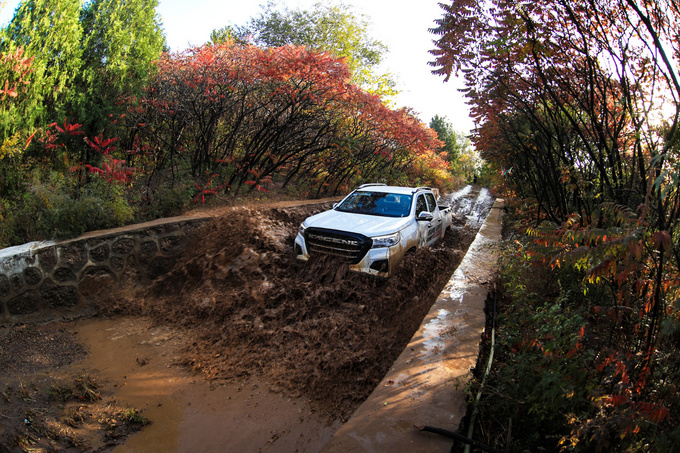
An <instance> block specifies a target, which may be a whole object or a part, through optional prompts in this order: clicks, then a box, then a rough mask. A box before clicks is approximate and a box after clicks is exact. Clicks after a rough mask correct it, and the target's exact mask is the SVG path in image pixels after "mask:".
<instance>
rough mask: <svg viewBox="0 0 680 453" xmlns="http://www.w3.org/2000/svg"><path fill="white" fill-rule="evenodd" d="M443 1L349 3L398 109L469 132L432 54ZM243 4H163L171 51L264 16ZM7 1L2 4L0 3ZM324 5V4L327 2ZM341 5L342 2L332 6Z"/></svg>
mask: <svg viewBox="0 0 680 453" xmlns="http://www.w3.org/2000/svg"><path fill="white" fill-rule="evenodd" d="M439 1H441V0H418V1H414V0H345V1H344V2H343V3H345V4H348V5H352V7H353V10H354V12H355V13H356V14H357V15H358V14H365V15H366V16H368V18H369V20H370V22H371V29H370V30H369V33H370V35H371V36H372V37H373V38H375V39H378V40H380V41H381V42H382V43H383V44H385V45H387V47H388V48H389V53H388V54H387V55H385V59H384V61H385V69H386V70H388V71H389V72H391V73H392V74H393V76H394V77H395V79H396V81H397V89H398V90H400V91H401V94H400V95H399V96H398V97H397V98H396V104H397V105H396V106H397V107H403V106H406V107H411V108H412V109H413V110H414V111H415V112H416V113H418V114H419V118H420V119H421V120H422V121H423V123H425V124H429V122H430V120H431V119H432V117H433V116H434V115H439V116H445V117H446V118H447V119H448V120H449V121H450V122H451V124H452V125H453V127H454V128H455V129H456V130H458V131H461V132H464V133H467V132H469V131H470V129H471V128H472V120H470V118H469V117H468V108H467V106H466V105H465V104H464V99H463V96H462V95H461V94H460V93H459V92H458V90H457V88H458V87H459V86H460V84H459V83H458V81H457V80H456V79H455V78H453V77H452V78H451V80H450V81H449V82H447V83H444V82H443V77H440V76H436V75H433V74H432V73H431V72H430V71H431V69H432V68H431V67H430V66H428V64H427V63H428V61H431V60H432V56H431V55H430V54H429V53H428V51H429V50H430V49H432V48H434V45H433V44H432V40H433V39H434V38H435V36H434V35H432V34H431V33H429V32H428V29H429V28H432V27H434V20H435V19H438V18H440V17H441V16H442V10H441V8H440V7H439V5H438V3H439ZM265 2H266V0H262V2H254V1H243V0H193V1H191V2H187V1H186V0H159V6H158V8H157V11H158V13H159V14H160V16H161V19H162V21H163V29H164V31H165V36H166V39H167V42H168V45H169V46H170V48H171V50H173V51H179V50H183V49H185V48H187V47H188V46H190V45H201V44H203V43H205V42H207V41H208V39H209V37H210V32H211V31H212V30H213V29H218V28H222V27H224V26H226V25H245V24H246V23H247V22H248V21H249V19H250V18H251V17H253V16H256V15H258V14H259V13H260V11H261V9H260V6H259V5H260V3H265ZM1 3H2V2H1V1H0V4H1ZM6 3H7V4H6V5H5V8H4V9H2V10H1V11H0V24H2V25H6V24H7V23H8V22H9V21H10V20H11V18H12V15H13V13H14V10H15V9H16V7H17V6H18V5H19V0H8V1H7V2H6ZM278 3H279V4H285V5H287V6H288V7H289V8H291V9H295V8H298V7H299V8H301V9H306V8H311V6H312V5H313V4H314V3H318V0H288V1H280V2H278ZM322 3H323V2H322ZM332 3H335V4H337V3H338V2H335V1H334V2H332Z"/></svg>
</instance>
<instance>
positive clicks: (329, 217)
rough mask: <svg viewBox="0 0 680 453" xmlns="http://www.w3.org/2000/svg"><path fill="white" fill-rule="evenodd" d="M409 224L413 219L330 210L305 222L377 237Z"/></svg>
mask: <svg viewBox="0 0 680 453" xmlns="http://www.w3.org/2000/svg"><path fill="white" fill-rule="evenodd" d="M409 222H411V217H403V218H402V217H382V216H377V215H366V214H353V213H350V212H341V211H336V210H330V211H325V212H322V213H320V214H316V215H313V216H311V217H308V218H307V220H305V221H304V226H305V227H307V228H309V227H315V228H327V229H329V230H339V231H348V232H351V233H359V234H363V235H364V236H367V237H376V236H384V235H386V234H392V233H396V232H397V231H400V230H402V229H403V228H404V227H406V225H408V224H409Z"/></svg>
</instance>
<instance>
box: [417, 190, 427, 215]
mask: <svg viewBox="0 0 680 453" xmlns="http://www.w3.org/2000/svg"><path fill="white" fill-rule="evenodd" d="M423 211H427V202H426V201H425V197H424V196H423V195H418V199H417V200H416V217H418V214H420V213H421V212H423Z"/></svg>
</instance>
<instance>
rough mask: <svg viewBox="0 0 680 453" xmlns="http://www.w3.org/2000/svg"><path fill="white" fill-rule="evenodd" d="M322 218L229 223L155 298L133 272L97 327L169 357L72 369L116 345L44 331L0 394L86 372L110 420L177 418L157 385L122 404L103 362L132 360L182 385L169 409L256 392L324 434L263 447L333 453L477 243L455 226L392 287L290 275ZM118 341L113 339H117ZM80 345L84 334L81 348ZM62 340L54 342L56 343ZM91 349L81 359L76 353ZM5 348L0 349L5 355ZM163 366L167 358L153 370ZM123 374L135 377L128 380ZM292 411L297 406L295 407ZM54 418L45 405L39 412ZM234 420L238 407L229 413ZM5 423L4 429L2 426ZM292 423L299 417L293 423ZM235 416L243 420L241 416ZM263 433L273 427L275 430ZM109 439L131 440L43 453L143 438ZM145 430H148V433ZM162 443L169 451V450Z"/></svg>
mask: <svg viewBox="0 0 680 453" xmlns="http://www.w3.org/2000/svg"><path fill="white" fill-rule="evenodd" d="M476 195H477V194H476V193H475V194H472V195H471V196H476ZM328 207H329V206H328V205H325V206H319V205H314V206H303V207H286V208H272V209H267V208H259V209H253V208H244V209H240V210H239V209H235V210H232V211H230V212H229V213H228V215H225V216H221V217H219V218H215V219H214V220H212V221H211V222H210V223H209V224H207V225H206V226H205V227H203V228H202V229H201V230H199V231H197V232H196V233H195V234H194V236H193V237H192V238H191V243H190V246H189V247H187V251H186V253H185V254H184V256H183V257H182V258H181V259H180V260H179V261H178V262H177V264H176V265H175V267H174V268H173V269H172V271H171V272H170V273H168V274H167V275H165V276H162V277H160V278H158V279H157V280H156V281H155V282H153V284H152V285H151V286H147V287H142V286H140V283H139V279H138V278H137V276H136V275H135V274H134V273H133V272H131V273H129V274H127V275H126V276H125V277H124V279H123V281H121V282H120V286H119V288H118V290H116V291H115V292H111V293H109V294H107V295H106V296H105V297H103V298H102V300H101V307H102V308H101V313H100V315H101V317H103V318H104V319H107V318H110V319H112V320H116V319H118V320H128V319H129V320H137V321H136V322H142V321H140V320H143V322H144V323H148V325H147V324H143V325H144V326H145V327H143V328H140V329H138V330H139V332H138V333H134V335H137V334H140V335H141V334H142V332H146V333H147V334H149V332H154V331H160V330H158V329H161V330H162V329H166V330H164V332H166V334H165V337H164V338H165V339H164V340H162V341H161V340H158V339H156V340H153V341H152V340H148V341H150V342H151V343H154V344H155V343H158V344H161V343H162V344H167V345H169V346H168V347H170V345H171V346H172V347H171V348H170V349H168V350H167V351H166V352H165V353H161V352H159V351H158V350H155V351H154V350H150V351H149V352H148V354H146V355H145V354H142V353H140V352H139V351H138V350H136V351H135V352H134V353H133V354H135V356H132V355H129V354H130V353H129V351H130V348H131V346H129V345H128V346H127V349H126V348H125V347H123V349H122V352H119V353H118V354H119V356H117V357H116V358H110V357H109V358H108V359H104V360H103V361H102V360H101V359H100V360H99V361H97V360H93V359H92V358H91V359H90V362H89V363H88V365H87V366H86V367H83V366H78V364H79V363H81V362H79V360H82V356H83V354H84V352H83V351H84V350H88V351H89V353H90V356H92V355H94V356H96V357H107V356H106V354H107V352H106V351H107V349H108V348H109V347H112V345H113V344H114V343H115V341H114V340H115V338H114V337H113V336H110V337H107V338H102V337H101V336H100V337H97V336H96V335H95V334H94V333H92V332H95V331H97V329H101V324H97V325H98V326H99V327H86V326H85V325H83V324H82V322H83V321H81V322H80V324H79V323H75V324H70V325H65V326H63V327H59V326H51V327H45V329H47V330H46V332H47V333H45V334H44V335H43V336H42V338H43V343H42V344H41V346H37V344H36V345H35V348H34V349H35V350H34V352H30V351H27V350H25V351H23V353H22V352H19V351H17V352H16V354H15V355H14V356H12V355H11V354H10V355H6V356H2V355H0V366H1V367H3V368H2V369H3V370H6V372H0V378H2V379H4V380H6V381H7V382H13V383H14V384H8V386H10V387H11V386H16V382H18V381H19V380H20V379H21V378H22V376H23V377H24V378H23V379H27V378H28V376H30V377H31V378H34V377H35V376H36V373H38V374H39V373H41V372H43V371H44V372H45V373H50V372H52V376H51V377H50V379H54V378H55V376H57V374H58V373H56V372H55V370H60V371H59V372H63V373H66V375H65V376H64V379H70V378H73V377H76V376H78V375H79V373H84V372H93V373H95V374H96V375H97V378H98V379H101V380H102V381H103V383H102V384H100V385H101V387H100V394H101V395H102V396H101V398H102V399H101V400H100V403H99V404H100V406H102V407H104V406H106V404H108V407H110V408H117V407H118V406H117V402H118V401H125V402H126V404H128V413H129V411H130V410H134V411H136V410H137V408H141V409H142V412H141V414H142V415H143V416H147V414H151V415H153V416H151V415H149V419H150V420H152V421H153V423H159V420H162V414H161V413H162V412H163V410H158V409H154V407H156V408H158V407H162V406H163V404H166V406H165V409H166V410H168V411H169V412H172V407H169V406H171V403H170V402H168V401H165V402H164V403H162V402H161V403H159V404H156V405H154V403H152V402H151V401H155V400H154V399H153V398H154V397H153V395H155V393H154V392H155V391H156V390H154V389H155V388H156V387H158V385H159V384H158V382H159V381H154V379H153V378H152V376H151V377H148V376H147V378H145V377H143V376H144V375H143V374H142V375H140V376H141V377H140V378H139V381H138V382H137V384H136V385H137V386H138V387H139V388H140V390H139V392H137V394H136V395H137V397H139V398H136V399H135V398H133V397H132V396H131V395H130V394H129V392H128V393H126V392H125V390H126V389H125V388H124V386H127V385H128V382H127V381H128V379H127V374H123V372H122V371H116V372H107V371H106V370H105V368H106V363H107V362H108V363H111V362H112V361H113V362H117V361H120V362H121V363H122V362H123V360H122V359H121V358H120V357H124V356H125V351H128V357H127V359H126V360H127V362H130V364H129V365H128V368H129V369H130V370H135V375H139V373H140V372H141V371H140V370H144V371H145V372H150V371H148V370H151V368H146V365H148V364H150V363H153V364H154V366H159V368H158V370H157V372H158V373H162V372H163V370H164V369H173V370H176V371H177V373H180V374H181V376H180V375H178V374H177V373H171V376H170V377H168V376H166V377H165V378H166V379H170V380H172V382H174V384H173V385H175V384H177V385H179V387H172V388H170V390H168V394H173V393H174V394H183V395H184V397H183V398H185V399H184V400H182V401H184V402H183V403H177V401H174V402H173V403H172V404H189V405H190V404H191V401H192V400H193V401H197V400H200V399H201V398H202V399H203V400H204V401H203V405H200V404H197V405H196V407H203V408H205V407H209V406H210V401H211V400H215V398H217V399H219V398H221V397H220V396H219V395H218V394H217V393H211V394H210V395H209V396H205V391H204V390H205V387H201V389H203V390H200V391H199V390H197V391H196V392H198V393H196V392H193V393H192V392H190V391H189V390H187V389H188V388H190V387H191V385H189V384H195V383H196V381H200V382H201V383H202V384H201V385H205V382H204V381H207V382H208V385H209V386H210V387H209V388H210V389H211V390H214V389H216V388H220V387H224V388H225V389H226V388H230V389H232V390H229V391H227V393H226V394H225V395H227V396H225V395H223V397H224V400H223V401H221V403H222V405H221V406H222V407H223V408H224V403H225V402H226V400H231V402H232V403H234V401H235V400H236V399H237V398H235V397H234V393H233V389H234V388H243V387H244V386H248V388H249V393H247V395H248V396H247V398H246V399H249V401H251V403H252V401H255V400H257V398H259V397H258V394H259V393H260V392H259V391H255V389H258V388H260V389H261V390H262V394H263V395H264V396H262V398H264V399H261V400H257V401H259V402H258V403H256V405H257V404H259V405H261V406H262V408H263V409H264V408H265V407H272V408H281V407H284V401H288V402H289V403H290V401H293V403H290V404H293V406H289V409H290V410H289V411H288V412H286V411H283V413H282V415H281V417H286V418H290V419H293V420H296V419H298V418H299V419H301V420H302V419H304V417H309V416H310V414H313V416H314V417H316V419H315V420H316V421H315V423H316V424H317V425H318V426H320V427H321V428H320V429H321V430H325V431H324V432H323V433H321V434H319V436H318V437H317V438H316V439H313V440H305V442H308V443H306V444H304V445H303V444H300V442H301V441H300V440H299V438H302V437H303V433H299V435H298V433H296V432H295V429H299V428H295V427H291V426H292V425H290V426H284V425H281V428H280V429H279V431H272V432H266V433H263V434H262V435H264V436H267V435H268V436H271V439H273V440H272V442H273V441H276V440H277V439H278V438H279V437H280V435H281V432H288V433H289V434H291V433H292V435H290V436H289V438H291V439H293V440H291V441H290V442H292V443H291V444H289V445H294V446H295V449H300V448H301V451H317V448H313V447H312V448H311V449H308V448H309V445H311V443H310V442H317V443H318V442H322V441H323V440H324V439H326V440H327V438H328V436H329V435H331V434H332V432H333V429H335V428H332V425H333V422H334V421H335V423H336V424H337V423H338V422H344V421H345V420H347V418H348V417H349V416H350V415H351V414H352V412H353V411H354V410H355V409H356V407H357V406H358V405H359V404H360V403H361V402H362V401H364V400H365V399H366V397H367V396H368V395H369V394H370V392H371V391H372V390H373V388H374V387H375V386H376V385H377V384H378V382H379V381H380V380H381V378H382V377H383V376H384V375H385V373H386V372H387V370H388V369H389V368H390V366H391V365H392V363H393V362H394V360H395V359H396V357H397V356H398V355H399V354H400V352H401V351H402V350H403V348H404V347H405V346H406V344H407V343H408V341H409V340H410V338H411V336H412V335H413V333H414V332H415V331H416V330H417V329H418V326H419V325H420V323H421V321H422V319H423V318H424V316H425V314H426V313H427V312H428V310H429V308H430V307H431V306H432V304H433V302H434V301H435V300H436V298H437V296H438V294H439V293H440V292H441V290H442V288H443V287H444V285H445V284H446V282H447V281H448V279H449V277H450V276H451V274H452V273H453V272H454V270H455V269H456V267H457V265H458V263H460V261H461V259H462V257H463V256H464V254H465V251H466V250H467V248H468V246H469V245H470V243H471V242H472V240H473V239H474V236H475V234H476V231H477V229H476V228H475V227H474V226H470V225H468V223H467V222H466V219H465V217H464V216H461V218H460V219H458V220H456V223H455V225H454V228H453V229H452V230H450V231H449V232H447V234H446V236H445V238H444V241H443V242H442V243H441V244H440V245H439V246H437V247H434V248H428V249H421V250H418V251H416V253H413V254H410V255H408V256H407V257H406V258H405V260H404V261H403V262H402V263H401V265H400V267H399V269H398V270H397V272H396V273H395V274H394V275H393V276H392V277H390V278H389V279H376V278H374V277H371V276H367V275H364V274H358V273H353V272H350V271H349V270H348V268H347V266H346V265H345V264H343V263H338V262H335V261H333V260H330V259H313V260H310V261H309V262H307V263H298V262H296V260H295V258H294V256H293V253H292V248H293V239H294V237H295V234H296V232H297V228H298V225H299V224H300V222H301V221H302V220H303V219H304V218H306V217H307V216H309V215H311V214H313V213H315V212H318V211H320V210H323V209H327V208H328ZM93 322H95V323H96V322H97V321H93ZM99 322H101V321H99ZM107 322H108V321H107ZM121 322H122V321H121ZM126 322H127V321H126ZM131 322H132V321H131ZM50 329H51V330H50ZM88 329H89V330H88ZM117 329H118V330H120V329H121V327H120V325H119V326H118V327H117ZM154 329H156V330H154ZM123 330H124V329H123ZM75 332H78V336H77V337H75V336H74V335H75ZM85 332H90V334H86V333H85ZM56 334H59V335H62V336H58V337H55V336H54V335H56ZM10 335H13V333H11V332H9V333H5V338H10ZM130 335H133V334H130ZM26 338H28V337H26ZM50 338H58V340H56V341H57V342H59V341H61V343H63V344H69V345H71V346H70V348H72V349H68V350H69V351H71V353H70V354H69V353H67V354H66V355H67V356H68V358H66V359H63V358H62V359H60V353H59V351H58V350H57V349H58V348H57V349H54V348H53V349H45V348H47V346H46V345H48V346H49V343H50V341H52V340H48V339H50ZM88 338H89V339H88ZM116 338H118V337H116ZM88 342H89V346H87V347H81V346H80V345H81V344H88ZM140 342H141V343H144V344H146V342H147V340H144V341H142V340H139V341H137V343H140ZM7 344H8V343H6V344H5V345H0V346H2V347H3V348H6V345H7ZM26 344H30V342H27V343H26ZM79 348H80V349H79ZM29 349H30V348H29ZM41 350H42V351H43V352H44V353H45V354H44V355H46V356H52V358H51V359H49V360H52V361H53V362H51V363H50V362H49V360H48V361H47V362H45V364H44V365H45V366H44V368H40V369H38V368H35V364H33V365H31V364H30V363H28V364H24V365H22V366H20V367H19V368H17V369H12V370H10V369H9V368H6V364H9V363H11V362H13V361H14V360H15V359H17V357H18V356H36V357H37V356H38V355H40V354H39V351H41ZM2 351H5V349H2ZM36 351H37V352H36ZM158 357H165V358H162V359H160V360H159V358H158ZM127 362H125V363H127ZM69 363H73V364H75V365H69ZM159 363H160V365H159ZM41 370H42V371H41ZM64 370H66V371H64ZM107 373H108V374H107ZM130 373H131V375H132V371H130ZM182 373H186V374H182ZM121 374H123V376H120V375H121ZM131 382H132V381H131ZM43 384H44V387H48V386H49V385H51V384H48V383H47V382H43V383H42V384H41V382H38V383H37V384H35V387H36V392H37V389H38V387H39V386H40V385H43ZM180 384H181V385H180ZM145 385H146V386H147V388H146V390H144V386H145ZM187 386H189V387H187ZM253 386H255V387H253ZM11 388H15V387H11ZM162 388H163V387H162V386H161V387H158V389H162ZM196 388H198V387H196ZM158 391H160V390H158ZM225 391H226V390H225ZM201 392H202V393H201ZM229 392H231V393H229ZM140 395H141V397H140ZM200 395H204V396H200ZM265 396H266V397H265ZM116 398H118V399H116ZM145 398H146V399H145ZM276 398H278V399H276ZM291 399H292V400H291ZM295 401H299V402H300V403H299V404H300V405H301V406H298V407H296V406H295V404H297V403H295ZM104 402H106V404H104ZM0 403H1V401H0ZM19 403H20V401H19V399H12V403H11V404H10V403H8V404H7V406H2V405H1V404H0V411H5V412H0V415H3V416H5V417H9V418H11V419H12V421H13V422H16V421H17V420H18V419H20V418H21V415H17V414H18V413H19V412H17V411H20V410H26V408H25V407H24V406H22V405H21V404H19ZM232 403H229V404H232ZM234 404H235V403H234ZM285 404H288V403H285ZM48 405H49V404H48V403H47V402H45V403H44V406H48ZM52 405H54V404H52ZM10 406H11V408H10ZM302 406H304V408H302ZM27 407H30V403H28V405H27ZM235 407H240V406H239V405H238V404H235ZM21 408H23V409H21ZM58 409H59V408H58ZM10 410H11V411H13V412H12V415H7V411H10ZM222 410H224V409H222ZM277 410H278V409H277ZM296 411H297V412H299V413H300V414H302V413H304V414H305V415H304V416H302V415H299V416H295V414H296V413H297V412H296ZM15 412H16V413H15ZM180 412H182V411H180ZM44 413H45V414H48V413H50V411H49V410H45V411H44ZM55 413H56V412H55ZM56 414H57V415H54V416H51V417H52V418H55V419H59V417H61V419H64V416H63V414H61V415H60V414H59V413H56ZM183 414H184V415H181V413H180V418H181V417H182V416H183V417H185V418H186V417H187V412H186V408H183ZM291 414H293V415H291ZM194 415H195V417H194V419H193V420H194V421H195V423H197V426H198V425H201V424H203V425H205V423H207V420H208V418H206V417H205V416H204V417H203V418H200V417H198V416H197V415H196V414H194ZM223 416H224V414H223V413H222V415H221V417H223ZM232 416H233V417H234V420H238V414H235V413H234V414H232ZM189 420H191V418H189ZM324 420H325V421H324ZM4 421H5V420H1V421H0V422H2V425H4V426H9V425H8V424H7V423H4ZM267 423H268V424H269V425H270V426H277V425H276V422H273V421H269V422H267ZM113 424H114V425H116V423H113ZM300 424H301V423H298V425H300ZM15 425H16V426H14V425H13V427H8V428H6V429H5V428H3V429H0V447H2V446H7V447H15V446H16V439H18V438H20V436H21V435H22V433H26V432H29V433H30V429H28V428H27V427H26V426H21V425H20V424H18V425H17V424H16V423H15ZM117 426H126V427H127V428H128V429H127V431H126V432H125V433H123V432H122V431H120V432H116V433H115V435H107V434H106V429H105V428H106V427H105V426H104V427H99V428H97V427H96V426H95V427H94V428H93V431H94V432H97V433H99V434H98V435H99V437H98V438H97V440H87V442H88V443H87V445H88V446H87V447H79V446H78V445H72V444H73V443H74V442H81V443H82V442H85V441H78V440H77V439H76V441H72V442H71V444H69V442H68V441H64V439H61V440H59V439H54V438H51V440H50V441H49V442H50V445H51V446H50V449H52V450H55V451H59V450H61V449H64V448H66V447H68V448H76V450H78V449H80V450H89V451H94V450H96V449H101V448H105V447H106V448H109V447H111V446H112V445H116V444H119V443H120V442H121V441H122V439H123V437H124V436H126V435H128V434H129V433H131V432H133V431H134V430H136V429H139V427H141V426H135V425H133V424H127V425H125V423H123V422H121V423H119V424H117ZM208 426H210V425H208ZM258 426H259V425H258ZM336 428H337V426H336ZM150 429H151V427H148V428H145V431H146V430H150ZM198 431H199V432H200V430H198ZM167 432H168V431H166V433H167ZM160 435H161V436H162V430H161V434H160ZM178 435H179V434H178ZM34 437H36V435H35V434H34ZM166 437H167V438H166V439H165V440H169V439H170V438H171V436H166ZM207 437H208V434H206V435H205V436H203V438H204V440H205V439H207ZM296 438H297V439H298V440H295V439H296ZM172 439H174V437H172ZM29 440H30V439H29ZM185 441H187V440H185ZM32 442H33V443H32V444H31V445H32V446H35V445H37V443H36V441H35V440H33V441H32ZM173 442H175V445H179V442H180V441H179V440H177V439H175V440H174V441H173ZM187 442H189V441H187ZM295 442H298V443H297V444H295ZM29 443H30V442H29ZM265 443H266V441H265ZM243 445H248V436H247V435H245V436H244V437H243ZM305 445H306V446H305ZM0 451H2V448H0ZM130 451H132V450H130Z"/></svg>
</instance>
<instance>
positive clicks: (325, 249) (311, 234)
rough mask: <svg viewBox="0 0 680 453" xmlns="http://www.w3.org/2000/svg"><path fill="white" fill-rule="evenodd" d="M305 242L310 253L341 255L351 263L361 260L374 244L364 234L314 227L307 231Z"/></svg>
mask: <svg viewBox="0 0 680 453" xmlns="http://www.w3.org/2000/svg"><path fill="white" fill-rule="evenodd" d="M305 242H306V243H307V252H309V254H310V255H314V254H317V253H318V254H324V255H333V256H339V257H342V258H345V259H346V260H347V261H349V263H350V264H357V263H358V262H359V261H361V260H362V258H363V257H364V255H366V252H368V250H369V249H370V248H371V246H372V245H373V240H372V239H370V238H367V237H366V236H364V235H362V234H357V233H348V232H346V231H337V230H327V229H324V228H314V227H312V228H307V230H306V231H305Z"/></svg>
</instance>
